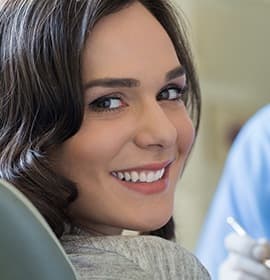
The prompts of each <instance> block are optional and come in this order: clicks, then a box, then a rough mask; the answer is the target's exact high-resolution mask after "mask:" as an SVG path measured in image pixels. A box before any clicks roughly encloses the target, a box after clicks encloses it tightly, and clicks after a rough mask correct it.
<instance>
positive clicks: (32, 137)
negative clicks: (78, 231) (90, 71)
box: [0, 0, 200, 239]
mask: <svg viewBox="0 0 270 280" xmlns="http://www.w3.org/2000/svg"><path fill="white" fill-rule="evenodd" d="M132 2H134V1H132V0H77V1H76V0H31V1H30V0H2V1H1V3H0V71H1V74H0V88H1V92H0V108H1V110H0V178H2V179H5V180H7V181H9V182H10V183H12V184H13V185H15V186H16V187H17V188H18V189H19V190H20V191H21V192H23V193H24V194H25V195H26V196H27V197H28V198H29V199H30V200H31V201H32V203H33V204H34V205H35V206H36V207H37V208H38V209H39V211H40V212H41V214H42V215H43V216H44V217H45V219H46V220H47V222H48V223H49V225H50V226H51V228H52V229H53V231H54V232H55V234H56V235H57V236H58V237H61V235H62V234H63V232H64V225H65V224H66V223H72V221H70V218H69V217H68V215H67V208H68V206H69V204H70V203H71V202H72V201H74V200H75V199H76V197H77V195H78V193H77V188H76V185H75V184H74V183H73V182H71V181H70V180H68V179H67V178H64V177H63V176H61V175H59V174H57V173H56V172H55V171H54V170H53V168H52V165H51V162H50V158H49V151H50V150H51V149H52V148H53V147H55V146H57V145H60V144H61V143H63V142H64V141H65V140H67V139H68V138H69V137H71V136H73V135H74V134H75V133H76V132H77V131H78V130H79V129H80V126H81V123H82V119H83V112H84V110H83V89H82V82H81V55H82V51H83V49H84V45H85V41H86V39H87V38H88V36H91V31H92V29H93V28H94V26H95V24H96V23H97V21H99V20H100V19H101V18H103V17H105V16H107V15H109V14H111V13H115V12H117V11H119V10H120V9H122V8H124V7H126V6H127V5H130V4H131V3H132ZM139 2H141V3H142V4H143V5H144V6H145V7H146V8H147V9H148V10H149V11H150V12H151V13H152V14H153V16H154V17H155V18H156V19H157V20H158V21H159V22H160V23H161V25H162V26H163V27H164V29H165V30H166V31H167V33H168V35H169V37H170V38H171V40H172V42H173V44H174V47H175V50H176V52H177V55H178V58H179V60H180V61H181V64H182V65H183V66H184V67H185V70H186V74H187V79H188V80H187V81H188V86H189V90H190V92H191V94H189V95H188V99H187V100H186V106H187V107H188V109H189V112H190V114H191V117H192V118H193V120H194V125H195V128H196V131H197V130H198V126H199V118H200V90H199V84H198V81H197V77H196V72H195V69H194V65H193V62H192V55H191V52H190V46H189V44H188V40H187V36H186V32H185V25H184V22H183V20H182V16H180V15H178V14H177V12H176V9H175V8H174V7H172V6H171V4H170V3H169V2H168V1H166V0H142V1H139ZM149 234H152V235H158V236H161V237H163V238H166V239H173V238H174V223H173V219H172V218H171V220H170V221H169V222H168V223H167V224H166V225H165V226H163V227H162V228H161V229H158V230H156V231H153V232H150V233H149Z"/></svg>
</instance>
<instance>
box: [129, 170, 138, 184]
mask: <svg viewBox="0 0 270 280" xmlns="http://www.w3.org/2000/svg"><path fill="white" fill-rule="evenodd" d="M131 180H132V182H137V181H138V180H139V175H138V173H137V172H136V171H132V172H131Z"/></svg>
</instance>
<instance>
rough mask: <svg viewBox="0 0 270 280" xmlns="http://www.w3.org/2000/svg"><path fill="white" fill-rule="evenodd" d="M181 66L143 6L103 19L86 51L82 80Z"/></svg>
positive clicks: (96, 27) (137, 4)
mask: <svg viewBox="0 0 270 280" xmlns="http://www.w3.org/2000/svg"><path fill="white" fill-rule="evenodd" d="M177 65H179V61H178V58H177V55H176V52H175V49H174V46H173V44H172V42H171V40H170V38H169V36H168V34H167V33H166V31H165V29H164V28H163V27H162V26H161V24H160V23H159V22H158V21H157V20H156V19H155V18H154V17H153V16H152V15H151V13H150V12H149V11H148V10H147V9H146V8H145V7H144V6H143V5H142V4H140V3H138V2H135V3H133V4H132V5H130V6H128V7H127V8H124V9H122V10H120V11H119V12H117V13H114V14H111V15H109V16H107V17H104V18H103V19H101V20H100V21H99V22H98V23H97V24H96V26H95V27H94V29H93V31H92V32H91V34H90V36H89V38H88V40H87V42H86V46H85V50H84V52H83V61H82V66H83V69H82V72H83V80H84V78H85V79H89V78H100V77H104V76H107V77H110V76H113V77H115V76H121V77H122V76H127V75H132V76H134V75H135V76H137V77H138V78H139V77H140V76H142V75H145V73H148V72H149V71H151V72H153V71H155V70H157V69H159V70H160V71H163V68H164V72H167V71H168V70H170V69H171V68H173V67H175V66H177Z"/></svg>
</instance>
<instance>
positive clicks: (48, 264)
mask: <svg viewBox="0 0 270 280" xmlns="http://www.w3.org/2000/svg"><path fill="white" fill-rule="evenodd" d="M0 274H1V279H5V280H29V279H38V280H60V279H65V280H76V279H77V277H76V273H75V270H74V268H73V266H72V264H71V263H70V261H69V259H68V257H67V255H66V254H65V252H64V250H63V248H62V246H61V244H60V242H59V241H58V239H57V238H56V236H55V235H54V233H53V232H52V230H51V229H50V227H49V225H48V224H47V223H46V221H45V220H44V218H43V217H42V216H41V214H40V213H39V211H38V210H37V209H36V208H35V207H34V205H33V204H32V203H31V202H30V201H29V200H28V199H27V198H26V197H25V196H24V195H23V194H22V193H21V192H20V191H19V190H18V189H16V188H15V187H14V186H12V185H11V184H9V183H7V182H5V181H3V180H0Z"/></svg>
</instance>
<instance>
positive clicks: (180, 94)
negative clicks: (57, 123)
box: [89, 85, 188, 112]
mask: <svg viewBox="0 0 270 280" xmlns="http://www.w3.org/2000/svg"><path fill="white" fill-rule="evenodd" d="M166 91H167V96H163V97H162V95H161V94H162V93H164V92H166ZM171 91H174V95H175V97H173V98H169V95H170V94H171V93H172V92H171ZM187 91H188V88H187V86H184V87H180V86H178V85H168V86H167V87H165V88H163V89H161V90H160V92H159V93H158V95H157V101H166V100H167V101H178V102H179V101H181V102H185V96H186V93H187ZM108 101H109V102H110V104H108V105H112V102H115V101H116V102H117V101H119V102H120V103H121V105H119V106H116V107H114V108H108V107H107V108H106V107H103V106H104V105H105V106H106V104H104V102H108ZM102 103H103V104H102ZM102 105H103V106H102ZM126 106H128V105H127V104H126V103H125V102H124V101H123V100H122V97H121V94H117V93H116V94H110V95H105V96H102V97H99V98H97V99H96V100H94V101H93V102H91V103H90V104H89V107H90V109H91V110H92V111H94V112H111V111H117V110H121V109H123V108H124V107H126Z"/></svg>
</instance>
